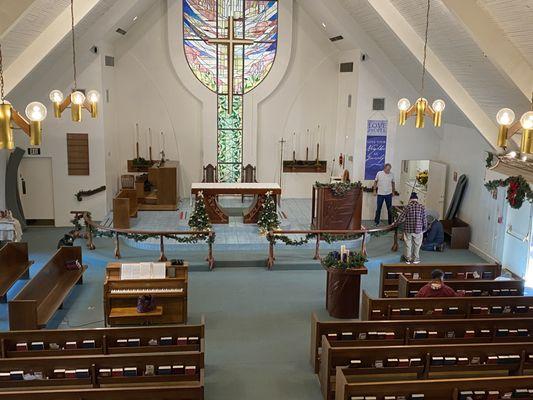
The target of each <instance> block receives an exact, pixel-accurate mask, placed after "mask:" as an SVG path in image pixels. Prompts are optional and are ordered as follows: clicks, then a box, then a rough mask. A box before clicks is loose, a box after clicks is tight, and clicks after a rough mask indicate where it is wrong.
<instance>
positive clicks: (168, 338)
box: [159, 336, 172, 346]
mask: <svg viewBox="0 0 533 400" xmlns="http://www.w3.org/2000/svg"><path fill="white" fill-rule="evenodd" d="M159 343H160V344H161V346H172V336H165V337H162V338H161V339H160V340H159Z"/></svg>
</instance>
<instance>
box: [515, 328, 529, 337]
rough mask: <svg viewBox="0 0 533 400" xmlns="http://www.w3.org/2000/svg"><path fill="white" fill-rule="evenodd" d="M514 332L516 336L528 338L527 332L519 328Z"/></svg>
mask: <svg viewBox="0 0 533 400" xmlns="http://www.w3.org/2000/svg"><path fill="white" fill-rule="evenodd" d="M516 332H517V333H516V334H517V335H518V336H529V330H527V329H524V328H519V329H517V330H516Z"/></svg>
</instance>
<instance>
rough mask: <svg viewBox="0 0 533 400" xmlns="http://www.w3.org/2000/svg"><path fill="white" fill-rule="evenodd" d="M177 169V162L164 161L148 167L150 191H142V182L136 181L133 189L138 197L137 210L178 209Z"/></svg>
mask: <svg viewBox="0 0 533 400" xmlns="http://www.w3.org/2000/svg"><path fill="white" fill-rule="evenodd" d="M178 170H179V162H177V161H166V162H165V163H164V164H163V165H161V166H157V164H156V165H154V166H152V167H150V168H148V181H149V182H150V184H151V185H152V190H151V191H150V192H145V191H144V182H143V181H137V182H136V183H135V189H136V191H137V197H138V198H139V210H142V211H175V210H177V209H178V200H179V198H178V190H179V183H178V182H179V181H178Z"/></svg>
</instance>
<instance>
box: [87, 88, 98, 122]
mask: <svg viewBox="0 0 533 400" xmlns="http://www.w3.org/2000/svg"><path fill="white" fill-rule="evenodd" d="M87 101H88V102H89V107H90V109H91V117H93V118H96V117H97V115H98V102H99V101H100V93H98V91H97V90H89V91H88V92H87Z"/></svg>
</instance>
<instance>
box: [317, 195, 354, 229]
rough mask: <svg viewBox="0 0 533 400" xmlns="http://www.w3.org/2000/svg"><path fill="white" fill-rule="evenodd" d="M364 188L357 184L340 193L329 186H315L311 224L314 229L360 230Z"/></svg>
mask: <svg viewBox="0 0 533 400" xmlns="http://www.w3.org/2000/svg"><path fill="white" fill-rule="evenodd" d="M362 212H363V190H362V188H361V186H355V187H353V188H351V189H350V190H348V191H347V192H346V193H343V194H341V195H338V194H336V193H334V192H333V190H332V189H331V188H330V187H327V186H316V185H315V186H313V202H312V213H311V219H312V220H311V225H312V227H313V228H314V229H324V230H359V229H361V215H362Z"/></svg>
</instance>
